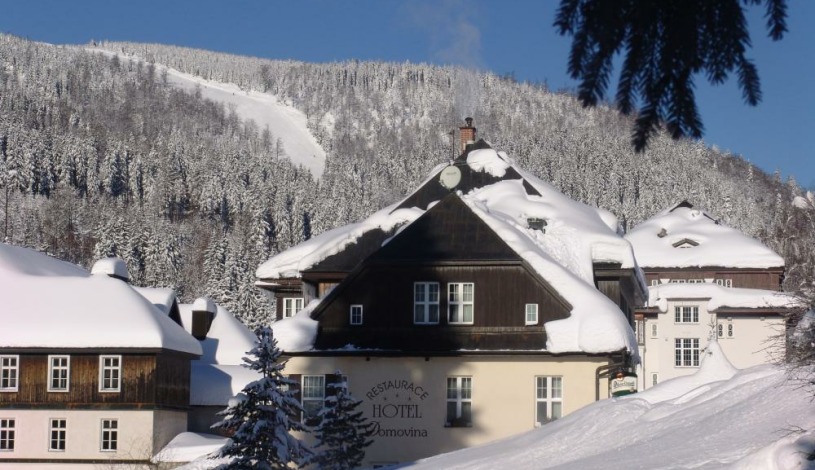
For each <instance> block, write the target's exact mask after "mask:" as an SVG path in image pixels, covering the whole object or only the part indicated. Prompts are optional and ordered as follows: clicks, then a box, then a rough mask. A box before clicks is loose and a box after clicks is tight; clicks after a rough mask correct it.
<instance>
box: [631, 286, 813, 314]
mask: <svg viewBox="0 0 815 470" xmlns="http://www.w3.org/2000/svg"><path fill="white" fill-rule="evenodd" d="M671 299H707V310H708V311H715V310H717V309H720V308H743V309H753V308H761V309H764V308H778V309H789V308H800V307H803V306H804V304H803V302H802V301H801V299H800V298H798V297H796V296H794V295H791V294H787V293H784V292H778V291H772V290H763V289H743V288H736V287H722V286H720V285H718V284H714V283H702V284H660V285H656V286H650V287H649V288H648V303H647V305H646V307H657V308H658V309H659V311H660V312H666V311H667V310H668V301H669V300H671Z"/></svg>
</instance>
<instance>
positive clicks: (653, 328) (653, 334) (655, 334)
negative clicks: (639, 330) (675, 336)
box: [651, 322, 659, 338]
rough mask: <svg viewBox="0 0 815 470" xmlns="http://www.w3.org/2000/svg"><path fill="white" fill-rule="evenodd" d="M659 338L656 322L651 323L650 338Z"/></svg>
mask: <svg viewBox="0 0 815 470" xmlns="http://www.w3.org/2000/svg"><path fill="white" fill-rule="evenodd" d="M657 337H659V328H657V322H653V323H651V338H657Z"/></svg>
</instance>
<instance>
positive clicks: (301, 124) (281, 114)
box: [88, 48, 325, 178]
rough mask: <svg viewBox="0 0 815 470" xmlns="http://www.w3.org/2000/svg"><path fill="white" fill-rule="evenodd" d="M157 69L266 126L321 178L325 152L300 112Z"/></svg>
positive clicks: (260, 97)
mask: <svg viewBox="0 0 815 470" xmlns="http://www.w3.org/2000/svg"><path fill="white" fill-rule="evenodd" d="M88 50H89V51H91V52H97V53H102V54H105V55H107V56H113V55H118V56H119V58H120V59H121V60H141V59H140V58H138V57H134V56H125V55H122V54H117V53H114V52H111V51H108V50H106V49H99V48H88ZM156 69H157V70H158V71H159V72H161V71H163V70H167V77H168V80H169V82H170V83H171V84H172V85H173V86H176V87H179V88H182V89H184V90H187V91H189V92H193V91H195V88H196V87H200V89H201V96H203V97H204V98H207V99H210V100H212V101H215V102H218V103H223V104H224V105H226V107H227V109H234V110H235V113H237V115H238V116H239V117H240V118H241V119H243V120H244V121H248V120H250V119H251V120H253V121H255V123H256V124H257V125H258V130H259V131H263V129H265V128H266V127H268V128H269V130H270V131H271V132H272V135H273V136H274V138H275V139H277V138H279V139H281V141H282V142H283V149H284V151H285V153H286V155H287V156H288V157H289V159H290V160H291V161H292V162H293V163H294V164H295V165H303V166H304V167H306V168H307V169H308V170H309V171H311V174H312V175H314V177H315V178H319V177H321V176H322V174H323V170H324V169H325V151H324V150H323V148H322V147H320V144H318V143H317V139H315V138H314V136H313V135H312V134H311V132H310V131H309V130H308V127H307V126H306V115H305V114H303V113H302V112H301V111H299V110H297V109H295V108H294V107H292V106H288V105H286V104H284V103H282V102H281V101H280V100H278V99H277V97H275V96H274V95H272V94H269V93H261V92H258V91H246V90H241V89H240V88H239V87H238V86H237V85H234V84H232V83H221V82H216V81H212V80H205V79H203V78H201V77H197V76H195V75H190V74H188V73H183V72H180V71H178V70H175V69H172V68H169V67H166V66H163V65H160V64H156Z"/></svg>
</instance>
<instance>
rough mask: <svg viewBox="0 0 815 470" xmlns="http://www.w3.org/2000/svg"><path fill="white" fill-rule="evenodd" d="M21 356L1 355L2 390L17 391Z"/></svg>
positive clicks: (0, 380)
mask: <svg viewBox="0 0 815 470" xmlns="http://www.w3.org/2000/svg"><path fill="white" fill-rule="evenodd" d="M19 364H20V356H0V392H16V391H17V377H19V375H20V369H19Z"/></svg>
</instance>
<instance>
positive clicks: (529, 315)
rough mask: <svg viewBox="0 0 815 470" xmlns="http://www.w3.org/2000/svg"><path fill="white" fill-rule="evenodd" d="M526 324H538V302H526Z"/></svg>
mask: <svg viewBox="0 0 815 470" xmlns="http://www.w3.org/2000/svg"><path fill="white" fill-rule="evenodd" d="M526 324H527V325H537V324H538V304H526Z"/></svg>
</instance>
